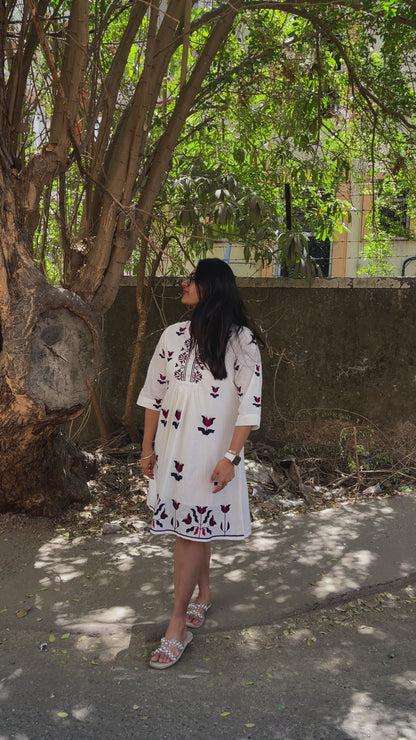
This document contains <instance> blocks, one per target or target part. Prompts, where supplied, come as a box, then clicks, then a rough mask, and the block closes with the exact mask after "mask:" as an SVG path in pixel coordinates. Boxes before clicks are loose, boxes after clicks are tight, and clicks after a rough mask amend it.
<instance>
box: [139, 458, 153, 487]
mask: <svg viewBox="0 0 416 740" xmlns="http://www.w3.org/2000/svg"><path fill="white" fill-rule="evenodd" d="M155 463H156V455H155V453H154V452H153V453H152V455H151V456H150V457H147V456H146V455H143V457H142V458H141V460H140V465H141V466H142V471H143V473H144V475H145V476H147V478H151V479H152V480H153V478H154V477H155V473H154V468H155Z"/></svg>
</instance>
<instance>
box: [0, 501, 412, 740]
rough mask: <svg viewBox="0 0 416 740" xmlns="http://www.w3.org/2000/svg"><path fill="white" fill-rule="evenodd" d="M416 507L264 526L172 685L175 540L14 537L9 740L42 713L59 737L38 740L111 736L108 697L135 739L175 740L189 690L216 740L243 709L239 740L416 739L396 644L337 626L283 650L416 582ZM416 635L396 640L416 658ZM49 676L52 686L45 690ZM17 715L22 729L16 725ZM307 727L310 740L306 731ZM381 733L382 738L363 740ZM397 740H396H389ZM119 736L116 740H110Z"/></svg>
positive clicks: (222, 565)
mask: <svg viewBox="0 0 416 740" xmlns="http://www.w3.org/2000/svg"><path fill="white" fill-rule="evenodd" d="M415 507H416V499H415V498H414V497H413V496H403V497H397V498H394V499H385V500H380V501H376V502H371V503H368V504H360V505H356V506H345V507H340V508H337V509H331V510H327V511H322V512H316V513H312V514H308V515H302V516H298V517H288V518H285V519H281V520H279V521H274V522H271V523H270V522H269V523H267V525H263V526H261V525H256V527H255V530H254V532H253V536H252V537H251V538H250V539H249V540H248V541H247V542H245V543H243V542H242V543H238V542H237V543H235V542H234V543H216V544H214V546H213V557H212V586H213V600H214V604H213V607H212V609H211V610H210V612H209V615H208V619H207V622H206V627H205V628H204V630H203V631H201V632H200V633H196V634H195V639H194V641H193V643H192V645H191V646H190V647H189V648H188V649H187V652H186V654H185V655H184V657H183V659H182V661H181V663H180V664H178V666H177V667H175V669H172V671H166V672H164V673H163V677H161V676H160V674H159V672H156V671H148V669H147V659H148V656H149V652H150V649H151V648H152V647H153V646H154V642H155V641H156V640H157V639H158V638H159V637H160V636H161V634H162V633H163V631H164V628H165V625H166V623H167V620H168V618H169V611H170V607H171V602H172V586H171V574H172V548H173V540H172V539H171V538H169V537H162V536H160V537H152V536H151V535H150V534H149V533H148V532H147V529H145V528H144V529H143V531H142V532H139V533H137V534H129V535H123V536H119V535H111V536H101V537H95V538H93V537H89V538H83V537H80V538H77V539H75V540H71V539H69V538H68V537H65V536H64V535H59V536H56V533H55V532H54V531H53V529H52V527H51V525H50V524H47V523H43V524H42V523H41V524H40V525H39V531H36V530H35V531H34V530H33V528H31V529H29V531H28V532H25V530H24V529H22V530H20V531H5V530H4V529H3V531H2V532H1V535H0V558H1V560H0V562H1V564H2V572H1V584H0V585H1V589H0V620H1V621H0V625H1V627H2V633H1V634H2V635H3V642H2V643H1V651H0V661H1V662H0V667H1V676H0V679H1V683H0V740H3V739H4V740H6V739H7V740H9V739H10V740H11V738H14V737H20V738H22V740H24V738H25V731H26V729H27V727H29V728H30V727H31V723H32V724H33V721H34V720H33V717H34V716H35V710H36V705H37V702H39V701H41V700H42V702H43V706H44V711H43V716H44V723H45V727H47V726H48V722H49V723H50V726H51V727H52V728H55V729H54V730H51V732H50V734H48V733H47V732H44V730H43V729H42V732H40V734H39V733H38V734H36V732H35V734H33V733H32V732H28V733H27V737H28V738H31V739H32V738H33V737H40V736H41V737H45V738H47V737H56V732H57V730H56V728H58V727H59V728H61V736H65V738H72V737H74V738H75V737H79V734H78V735H77V732H79V727H82V728H83V729H82V733H83V734H82V736H83V737H96V734H95V735H94V733H96V732H97V727H100V728H101V729H103V728H107V729H108V728H111V726H112V722H113V721H114V723H115V720H116V717H115V716H114V717H113V712H112V711H110V708H109V706H108V705H107V703H106V696H111V697H112V698H111V702H112V703H115V704H116V706H117V711H118V712H120V711H121V709H120V707H123V706H127V707H128V711H127V709H126V712H127V714H126V715H125V716H123V719H124V721H125V723H126V727H130V728H133V727H134V726H135V724H134V723H135V722H136V721H137V719H138V717H144V719H141V720H140V722H141V724H140V727H141V731H140V737H155V736H163V732H164V731H165V730H166V732H169V723H172V722H175V721H178V719H177V718H178V717H179V714H178V711H183V712H186V711H188V710H187V709H186V694H187V689H186V686H187V685H189V687H190V688H189V691H190V692H191V695H192V698H193V701H195V702H197V703H198V712H197V713H196V714H195V715H194V714H191V716H190V718H189V727H188V730H189V733H191V732H199V734H201V728H203V727H204V726H205V725H204V723H207V726H208V725H209V726H210V728H211V729H210V731H209V732H207V733H206V734H205V735H203V734H202V736H203V737H208V736H211V734H212V724H213V722H214V725H215V723H216V722H218V721H221V719H220V718H221V712H225V713H228V712H230V715H232V712H231V711H230V710H229V708H228V707H232V706H237V707H239V710H238V711H239V713H240V715H241V717H240V718H239V719H238V721H237V718H236V717H234V718H232V719H231V720H229V726H230V733H231V736H233V737H234V736H235V737H240V736H241V737H242V736H243V735H245V730H244V727H245V725H247V726H250V725H251V724H253V723H254V724H257V726H258V727H261V728H262V729H261V731H260V734H258V733H257V734H256V735H253V737H254V736H256V737H270V738H282V739H284V740H292V738H293V740H297V739H298V738H299V740H300V738H302V740H304V738H307V737H311V738H315V737H316V738H325V737H328V738H331V740H336V739H337V738H339V739H340V740H341V739H343V740H346V739H347V738H357V739H358V738H359V739H361V738H362V737H363V736H364V737H367V736H368V737H372V738H374V739H375V738H376V737H377V738H378V737H381V736H382V737H383V740H384V738H389V737H391V738H397V737H403V738H410V737H413V736H415V735H416V719H415V713H414V708H413V709H412V708H411V696H412V691H413V696H414V690H415V687H416V675H415V672H414V670H413V666H412V665H411V664H410V655H409V656H407V655H404V656H403V655H401V660H402V662H401V664H400V670H394V668H395V667H396V665H397V661H396V663H392V662H391V660H390V659H389V658H388V657H387V656H388V654H389V653H391V652H395V651H396V653H397V649H396V647H395V645H394V638H392V635H391V630H390V632H389V629H387V631H386V629H385V627H383V625H375V626H372V625H369V626H368V630H367V631H366V630H365V629H364V628H363V625H360V630H361V631H360V632H359V634H353V632H352V631H351V630H352V629H353V628H352V627H351V628H349V631H348V630H345V631H344V632H343V633H342V630H341V634H338V633H337V634H336V631H334V632H332V633H331V632H329V633H328V631H327V630H326V626H325V625H321V626H322V627H323V629H322V630H319V629H318V628H317V629H316V630H315V633H313V631H312V632H311V631H310V627H308V626H307V627H305V628H302V629H298V630H297V631H295V636H293V638H292V639H291V642H286V643H284V644H283V643H282V642H281V641H279V640H277V635H278V628H277V627H273V625H276V624H279V623H280V624H281V623H282V620H284V619H285V617H287V616H288V615H290V614H296V613H297V612H299V613H300V612H302V611H307V610H310V609H312V608H313V607H314V606H315V605H316V604H318V603H323V602H325V600H328V599H330V598H332V597H336V596H339V595H343V594H345V593H348V592H351V593H353V592H355V591H356V590H358V589H362V588H366V587H373V586H375V585H377V584H383V583H386V582H389V581H393V580H395V579H398V578H404V577H406V576H408V575H409V574H411V573H414V572H415V571H416V562H415V561H416V553H415V548H414V538H413V529H414V527H413V523H412V522H413V521H414V515H415V512H416V508H415ZM19 611H20V612H21V614H20V616H19V615H18V612H19ZM256 625H261V626H256ZM267 625H269V626H267ZM364 626H365V625H364ZM400 628H402V629H403V636H402V635H401V634H400ZM241 629H242V631H241ZM339 629H340V628H338V632H339ZM406 630H407V633H406V634H408V631H409V630H408V625H407V623H405V622H404V621H403V622H402V623H401V624H400V625H398V627H397V629H396V631H395V635H394V637H395V638H397V640H398V641H399V642H400V640H401V641H402V642H404V633H405V632H406ZM311 635H312V637H314V638H315V641H312V637H311ZM322 635H325V637H322ZM335 638H336V639H335ZM42 644H43V646H44V647H43V650H41V649H40V648H41V646H42ZM357 646H358V647H357ZM357 649H359V650H358V651H359V653H360V651H361V653H360V654H361V658H360V659H359V662H358V663H357ZM412 649H413V648H412ZM406 661H408V662H406ZM383 662H386V663H387V664H388V665H389V669H387V668H385V667H384V666H383ZM390 666H391V669H390ZM383 671H384V673H385V675H384V674H383ZM386 671H387V673H386ZM155 674H156V675H155ZM36 676H38V677H39V676H42V677H43V678H42V679H39V681H40V683H39V682H38V683H36V680H35V677H36ZM138 681H139V683H140V685H141V690H140V693H139V694H138V693H137V682H138ZM33 682H35V688H34V684H33ZM383 682H384V683H383ZM38 684H39V685H38ZM344 684H345V686H344ZM36 687H37V688H36ZM167 688H168V691H169V692H170V693H169V699H168V707H167V711H166V710H165V712H164V715H163V718H161V717H160V715H159V713H158V712H157V713H156V715H155V712H156V708H157V706H158V702H159V706H160V705H162V704H163V703H164V702H165V703H166V701H167V699H166V695H165V694H166V689H167ZM63 689H65V690H63ZM84 691H85V694H84V693H83V692H84ZM204 692H205V693H204ZM248 692H249V693H248ZM206 694H207V695H209V696H211V703H209V702H208V703H207V701H206V700H205V698H204V697H205V695H206ZM246 694H247V702H249V703H248V704H247V703H246V701H245V696H246ZM127 696H128V699H127V698H126V697H127ZM25 697H26V699H25ZM215 697H216V698H215ZM389 697H390V698H389ZM58 699H59V701H58ZM25 701H26V704H25ZM380 701H381V702H382V705H380ZM218 702H219V704H218ZM233 702H234V704H233ZM250 702H251V705H250ZM253 702H254V703H253ZM400 702H402V708H401V704H400ZM16 703H18V704H19V707H20V710H19V715H16V713H15V712H13V711H12V710H13V709H15V706H16ZM305 703H306V705H307V707H306V708H305V711H306V712H307V714H308V713H309V715H308V716H309V717H310V720H309V722H308V723H307V725H305V724H304V721H303V719H302V717H303V714H302V711H303V710H302V707H303V706H304V704H305ZM250 706H251V709H250ZM279 706H280V707H282V709H279V708H278V707H279ZM31 707H32V709H31ZM134 707H136V708H134ZM288 707H290V717H289V716H287V712H286V709H287V708H288ZM220 709H221V711H219V710H220ZM22 712H23V714H22ZM149 713H152V716H153V723H151V724H149V723H148V722H147V719H146V718H147V717H148V716H149ZM188 715H189V712H188ZM188 715H187V716H188ZM224 716H226V717H227V721H228V719H229V715H228V714H226V715H224ZM294 716H296V717H297V720H296V722H297V725H298V727H299V728H300V727H302V728H303V729H302V732H301V730H300V729H299V732H298V730H297V729H296V723H295V727H293V726H292V725H293V717H294ZM19 717H20V719H19ZM104 717H105V718H106V720H105V722H104V719H103V718H104ZM22 718H23V720H22ZM119 718H120V717H119V716H118V719H119ZM168 718H169V721H168V723H167V724H164V722H165V721H166V720H167V719H168ZM277 718H278V720H279V723H278V724H276V719H277ZM2 719H5V721H6V724H4V722H2ZM243 719H244V720H245V721H244V722H243ZM365 722H367V725H368V728H369V730H368V732H367V734H366V733H365V732H364V733H362V734H360V732H361V730H360V729H359V727H358V725H359V724H360V723H361V725H360V726H361V727H365V726H366V725H365ZM10 723H11V724H10ZM25 723H26V726H25ZM155 723H156V724H155ZM291 723H292V724H291ZM302 723H303V724H302ZM363 723H364V724H363ZM305 726H307V731H308V732H309V735H308V734H305ZM114 727H115V728H116V727H117V725H116V723H115V724H114ZM381 727H383V728H384V729H385V728H387V729H388V731H387V732H384V734H382V735H381V734H380V735H379V736H377V735H376V734H374V733H375V732H376V729H377V728H381ZM5 728H7V729H5ZM77 728H78V729H77ZM155 728H156V730H155ZM231 728H232V729H231ZM389 728H391V729H389ZM396 730H397V732H396V734H394V732H395V731H396ZM383 731H384V730H383ZM410 732H413V736H412V735H411V734H409V733H410ZM18 733H20V734H18ZM54 733H55V734H54ZM112 733H113V731H111V732H110V730H109V729H108V735H107V736H110V734H112ZM152 733H153V734H152ZM371 733H373V734H371ZM406 733H407V734H406ZM113 734H114V733H113ZM117 736H120V735H117V729H115V737H117ZM174 736H175V737H185V736H186V734H184V735H174ZM104 737H106V735H104Z"/></svg>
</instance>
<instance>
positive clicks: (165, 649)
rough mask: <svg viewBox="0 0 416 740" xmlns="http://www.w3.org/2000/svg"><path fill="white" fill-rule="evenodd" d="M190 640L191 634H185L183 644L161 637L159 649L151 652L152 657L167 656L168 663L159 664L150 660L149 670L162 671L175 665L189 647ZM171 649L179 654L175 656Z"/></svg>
mask: <svg viewBox="0 0 416 740" xmlns="http://www.w3.org/2000/svg"><path fill="white" fill-rule="evenodd" d="M192 639H193V634H192V632H187V633H186V635H185V639H184V641H183V642H179V640H168V639H167V638H166V637H162V639H161V641H160V647H158V648H156V650H154V651H153V653H152V655H159V654H160V655H167V656H168V658H170V662H169V663H159V662H155V661H154V660H151V661H150V662H149V666H150V668H156V669H157V670H159V671H162V670H163V669H164V668H170V667H171V666H173V665H175V663H177V662H178V660H179V659H180V658H182V655H183V652H184V650H185V648H186V647H187V646H188V645H189V643H190V642H192ZM172 648H178V650H179V653H178V654H177V655H175V653H174V652H173V650H172Z"/></svg>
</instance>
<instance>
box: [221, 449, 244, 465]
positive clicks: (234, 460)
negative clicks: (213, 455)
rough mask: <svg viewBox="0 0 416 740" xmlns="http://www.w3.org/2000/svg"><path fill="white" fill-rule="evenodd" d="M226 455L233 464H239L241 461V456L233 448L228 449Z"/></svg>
mask: <svg viewBox="0 0 416 740" xmlns="http://www.w3.org/2000/svg"><path fill="white" fill-rule="evenodd" d="M224 457H226V458H227V460H229V461H230V462H231V463H232V464H233V465H238V463H239V462H241V457H240V456H239V455H237V454H236V453H235V452H233V451H232V450H227V452H226V453H225V455H224Z"/></svg>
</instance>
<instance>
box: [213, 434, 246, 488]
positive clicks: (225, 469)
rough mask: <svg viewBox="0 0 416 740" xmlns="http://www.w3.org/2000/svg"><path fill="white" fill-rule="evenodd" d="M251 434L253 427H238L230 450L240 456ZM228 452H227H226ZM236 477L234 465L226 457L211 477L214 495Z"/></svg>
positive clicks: (218, 464)
mask: <svg viewBox="0 0 416 740" xmlns="http://www.w3.org/2000/svg"><path fill="white" fill-rule="evenodd" d="M250 432H251V426H236V427H234V433H233V436H232V438H231V442H230V446H229V448H228V449H229V450H232V451H233V452H235V453H236V455H238V453H239V452H240V450H241V449H242V448H243V447H244V444H245V442H246V441H247V439H248V436H249V434H250ZM224 452H226V450H224ZM234 476H235V470H234V465H233V464H232V462H230V460H227V458H226V457H223V458H222V460H220V461H219V462H218V463H217V465H216V466H215V468H214V470H213V473H212V475H211V483H213V484H214V488H213V491H212V492H213V493H218V491H222V489H223V488H224V487H225V486H226V485H227V483H229V482H230V481H231V480H232V479H233V478H234Z"/></svg>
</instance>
